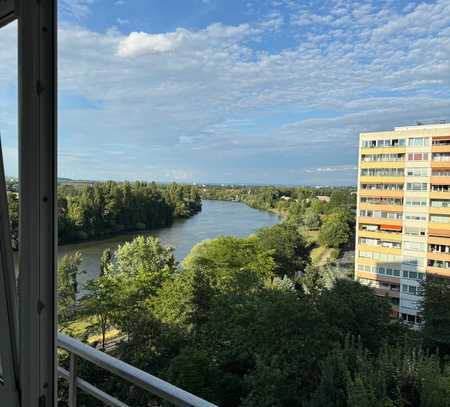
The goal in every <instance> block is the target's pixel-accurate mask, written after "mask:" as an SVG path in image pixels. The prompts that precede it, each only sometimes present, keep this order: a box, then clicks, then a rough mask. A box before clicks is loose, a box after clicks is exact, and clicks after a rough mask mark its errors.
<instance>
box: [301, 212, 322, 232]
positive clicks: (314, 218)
mask: <svg viewBox="0 0 450 407" xmlns="http://www.w3.org/2000/svg"><path fill="white" fill-rule="evenodd" d="M303 224H304V225H305V226H306V227H307V228H308V229H311V230H315V229H319V227H320V213H319V212H318V211H317V210H315V209H314V208H313V207H309V208H307V209H306V210H305V214H304V216H303Z"/></svg>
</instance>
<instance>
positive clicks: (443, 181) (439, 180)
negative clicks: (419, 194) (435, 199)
mask: <svg viewBox="0 0 450 407" xmlns="http://www.w3.org/2000/svg"><path fill="white" fill-rule="evenodd" d="M430 183H431V185H450V176H444V177H441V176H435V175H434V176H432V177H431V178H430Z"/></svg>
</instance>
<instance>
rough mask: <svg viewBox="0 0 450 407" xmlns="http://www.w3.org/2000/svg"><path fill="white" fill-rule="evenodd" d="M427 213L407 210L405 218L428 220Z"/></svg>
mask: <svg viewBox="0 0 450 407" xmlns="http://www.w3.org/2000/svg"><path fill="white" fill-rule="evenodd" d="M427 216H428V215H427V214H426V213H414V212H406V213H405V219H406V220H419V221H426V220H427Z"/></svg>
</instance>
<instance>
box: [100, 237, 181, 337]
mask: <svg viewBox="0 0 450 407" xmlns="http://www.w3.org/2000/svg"><path fill="white" fill-rule="evenodd" d="M176 270H177V262H176V260H175V257H174V255H173V248H171V247H164V246H163V245H162V244H161V243H160V241H159V240H158V239H157V238H155V237H153V236H148V237H143V236H138V237H136V238H135V239H133V240H132V241H131V242H127V243H125V244H123V245H121V246H119V247H118V248H117V250H116V251H115V253H114V261H112V262H111V263H110V264H109V266H108V267H107V269H106V270H105V273H104V276H103V277H104V278H102V281H108V284H110V287H112V288H113V289H114V295H113V297H114V301H115V310H114V313H113V322H114V324H115V325H116V326H118V327H119V328H120V329H122V330H123V331H125V332H126V333H128V335H129V336H132V335H139V331H140V326H141V324H143V323H145V321H147V319H148V318H147V317H150V316H148V315H146V313H148V305H147V304H146V302H147V301H149V300H151V298H152V297H153V296H154V295H155V294H156V292H157V290H158V289H159V288H160V287H161V285H162V283H163V282H164V281H165V280H166V279H169V278H170V277H171V276H172V274H174V273H175V272H176Z"/></svg>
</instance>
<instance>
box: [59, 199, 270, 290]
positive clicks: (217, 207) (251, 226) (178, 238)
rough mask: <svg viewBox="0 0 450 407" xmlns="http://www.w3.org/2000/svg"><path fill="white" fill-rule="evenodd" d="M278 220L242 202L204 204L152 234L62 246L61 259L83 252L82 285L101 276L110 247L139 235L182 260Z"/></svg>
mask: <svg viewBox="0 0 450 407" xmlns="http://www.w3.org/2000/svg"><path fill="white" fill-rule="evenodd" d="M278 222H279V217H278V216H277V215H275V214H273V213H270V212H265V211H260V210H256V209H253V208H250V207H248V206H247V205H245V204H242V203H239V202H228V201H207V200H204V201H203V207H202V211H201V212H199V213H198V214H196V215H194V216H192V217H191V218H189V219H180V220H176V221H175V222H174V223H173V224H172V225H171V226H169V227H165V228H161V229H156V230H152V231H149V232H140V233H130V234H123V235H118V236H115V237H113V238H110V239H105V240H95V241H88V242H83V243H77V244H70V245H65V246H60V247H59V250H58V256H59V257H61V256H63V255H65V254H69V253H73V252H74V251H79V252H81V255H82V257H83V261H82V264H81V267H80V270H82V271H85V274H84V275H82V276H81V277H80V281H79V282H80V283H81V285H83V283H84V282H85V281H86V280H88V279H91V278H94V277H96V276H97V275H98V273H99V270H100V256H101V254H102V252H103V250H105V249H107V248H111V249H113V250H114V249H116V248H117V246H118V245H120V244H122V243H124V242H127V241H130V240H132V239H133V238H134V237H136V236H139V235H144V236H148V235H152V236H156V237H158V238H159V239H160V240H161V242H162V243H163V244H165V245H171V246H173V247H174V249H175V257H176V259H177V260H178V261H182V260H183V259H184V257H186V255H187V254H188V253H189V252H190V250H191V248H192V247H193V246H194V245H195V244H197V243H198V242H201V241H202V240H205V239H211V238H214V237H217V236H237V237H244V236H248V235H250V234H252V233H253V232H254V231H255V230H256V229H258V228H261V227H264V226H273V225H275V224H276V223H278Z"/></svg>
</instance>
